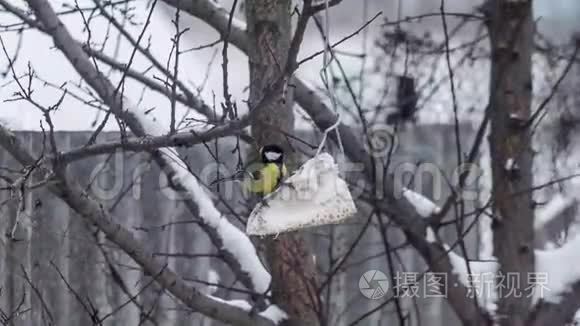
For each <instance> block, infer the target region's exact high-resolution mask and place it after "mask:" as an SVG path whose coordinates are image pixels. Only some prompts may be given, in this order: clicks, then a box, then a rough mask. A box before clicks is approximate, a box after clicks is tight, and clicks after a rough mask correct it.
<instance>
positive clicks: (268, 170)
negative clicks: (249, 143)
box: [246, 144, 288, 196]
mask: <svg viewBox="0 0 580 326" xmlns="http://www.w3.org/2000/svg"><path fill="white" fill-rule="evenodd" d="M260 158H261V161H262V164H263V166H262V167H261V168H260V169H259V170H258V171H255V172H254V173H253V174H252V177H253V178H252V180H249V182H248V183H247V184H246V187H247V189H248V190H249V191H250V192H252V193H254V194H257V195H260V196H265V195H268V194H270V193H272V192H273V191H274V190H276V188H278V185H280V182H281V181H282V179H283V178H285V177H286V176H287V174H288V171H287V169H286V164H284V150H283V149H282V147H280V146H278V145H275V144H269V145H266V146H264V147H262V148H261V149H260Z"/></svg>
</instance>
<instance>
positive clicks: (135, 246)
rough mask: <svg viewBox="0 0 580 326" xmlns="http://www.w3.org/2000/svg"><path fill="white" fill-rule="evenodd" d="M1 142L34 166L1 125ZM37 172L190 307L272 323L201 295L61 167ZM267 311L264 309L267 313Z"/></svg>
mask: <svg viewBox="0 0 580 326" xmlns="http://www.w3.org/2000/svg"><path fill="white" fill-rule="evenodd" d="M0 145H1V146H3V147H4V148H5V149H6V150H7V151H8V152H9V153H10V154H11V155H12V156H13V157H14V158H15V159H16V160H17V161H18V162H19V163H20V164H22V165H23V166H27V167H32V166H35V164H36V163H37V160H36V159H34V158H33V156H32V155H31V154H30V153H28V152H27V151H26V150H25V149H24V147H23V146H22V145H21V143H20V142H19V140H18V139H17V138H16V137H15V135H14V134H12V133H11V132H10V131H8V130H7V129H5V128H4V127H3V126H1V125H0ZM35 167H36V169H35V171H36V173H39V174H43V175H51V176H52V179H51V180H52V181H51V182H50V183H48V189H49V190H50V191H51V192H52V193H54V194H55V195H56V196H57V197H59V198H61V199H62V200H63V201H64V202H66V203H67V204H68V205H69V206H70V207H71V208H72V209H73V210H74V211H75V212H76V213H78V214H79V215H80V216H81V217H82V218H85V219H86V220H87V222H88V223H89V224H92V225H96V226H97V227H98V228H99V230H101V231H102V232H103V233H104V234H105V235H106V236H107V238H108V239H109V240H110V241H111V242H113V243H115V244H116V245H117V246H119V248H121V249H122V250H123V251H125V252H126V253H127V254H128V255H129V256H130V257H131V258H132V259H133V260H135V262H137V263H138V264H139V265H140V266H141V267H142V268H143V271H144V272H145V274H147V275H151V276H153V277H154V278H155V280H156V281H157V282H158V283H159V284H160V285H161V286H163V287H164V288H166V289H167V291H169V292H170V293H171V294H172V295H174V296H175V297H177V298H179V299H180V300H181V301H182V302H183V303H184V304H186V305H187V306H188V307H190V308H191V309H194V310H196V311H199V312H200V313H202V314H205V315H207V316H209V317H212V318H215V319H217V320H221V321H224V322H226V323H231V324H235V325H247V326H253V325H263V326H266V325H272V322H271V321H270V320H268V319H266V318H265V317H263V316H256V317H251V316H249V315H248V314H247V312H246V310H245V309H240V308H239V307H236V306H233V305H228V304H224V303H223V302H222V301H221V300H218V299H216V298H215V297H212V296H208V295H204V294H203V293H201V292H200V291H198V290H197V289H195V288H193V287H190V286H188V285H187V284H186V283H185V282H184V281H183V279H181V278H180V277H179V276H178V275H177V274H175V272H173V271H172V270H171V269H170V268H168V267H167V265H166V264H165V263H163V262H162V261H160V260H157V259H155V258H154V256H153V254H152V253H151V252H149V251H148V250H146V249H145V246H144V245H143V244H142V243H140V242H139V241H138V240H137V239H136V238H135V237H134V235H133V234H132V233H131V232H130V231H129V230H127V229H126V228H125V227H124V226H122V225H121V224H119V223H117V222H116V220H117V219H115V218H114V217H113V216H111V215H110V213H109V211H108V210H106V209H103V206H102V204H101V203H99V202H97V201H96V200H94V199H92V198H91V197H90V196H88V195H86V194H85V190H84V188H83V187H82V186H81V185H79V184H78V183H76V182H75V181H74V180H71V179H68V178H66V176H65V174H66V173H65V170H64V169H60V168H59V169H56V170H49V169H48V167H45V166H35ZM266 312H268V311H265V312H264V313H266Z"/></svg>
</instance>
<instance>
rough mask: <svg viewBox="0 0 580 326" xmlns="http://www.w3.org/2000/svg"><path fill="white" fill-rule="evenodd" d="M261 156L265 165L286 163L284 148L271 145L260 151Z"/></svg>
mask: <svg viewBox="0 0 580 326" xmlns="http://www.w3.org/2000/svg"><path fill="white" fill-rule="evenodd" d="M260 155H261V156H262V162H263V163H283V162H284V150H283V149H282V147H280V146H278V145H275V144H269V145H266V146H264V147H262V149H260Z"/></svg>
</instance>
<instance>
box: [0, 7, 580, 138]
mask: <svg viewBox="0 0 580 326" xmlns="http://www.w3.org/2000/svg"><path fill="white" fill-rule="evenodd" d="M363 2H364V1H362V0H343V3H342V4H341V5H339V6H337V7H336V8H333V9H332V11H331V13H330V23H331V28H330V34H331V39H332V40H338V39H340V38H342V37H344V36H345V35H346V34H348V33H351V32H352V31H354V30H355V29H357V28H358V27H359V26H360V25H362V24H363V22H364V21H365V20H367V19H368V18H370V17H372V16H373V15H374V14H375V13H377V12H379V11H383V17H385V16H388V17H389V18H390V19H395V18H396V12H397V10H396V8H397V5H398V2H396V1H391V0H369V1H367V7H366V8H367V9H366V14H365V12H364V10H363V8H364V6H363ZM401 2H404V6H403V7H402V12H403V16H412V15H416V14H421V13H428V12H436V11H438V10H439V4H440V1H439V0H405V1H401ZM14 3H15V4H18V5H22V3H21V2H18V1H14ZM51 3H52V4H53V6H55V9H56V10H62V9H63V8H62V7H61V5H62V3H63V2H62V1H60V0H59V1H51ZM91 3H92V1H90V0H80V1H79V5H80V6H83V5H86V6H89V5H90V4H91ZM220 3H221V4H222V5H223V6H225V7H228V8H229V6H230V3H231V2H230V1H222V2H220ZM445 3H446V7H447V10H449V11H457V12H461V11H471V10H472V8H473V7H474V6H475V5H476V4H477V3H478V1H473V2H470V1H465V0H447V1H446V2H445ZM133 5H134V6H135V7H136V11H135V13H136V16H137V20H139V21H141V22H143V21H144V20H145V17H146V14H147V11H148V8H146V6H145V5H146V1H141V0H137V1H135V2H134V3H133ZM535 6H536V8H535V14H536V16H537V17H538V18H540V20H539V22H540V27H541V29H542V31H544V32H546V33H548V34H549V35H551V36H552V37H557V38H560V39H561V40H567V39H569V37H570V35H571V33H572V31H574V30H580V24H579V22H578V20H577V17H578V16H580V9H579V8H580V2H578V1H577V0H535ZM171 15H172V13H171V9H167V8H166V7H164V5H163V4H162V3H161V2H160V3H158V4H157V6H156V8H155V9H154V12H153V19H152V22H151V24H150V25H149V28H148V31H147V32H146V34H145V38H144V40H147V38H148V37H151V44H152V46H151V50H152V52H153V53H154V54H155V55H156V56H157V58H158V59H159V60H160V61H161V62H164V63H165V62H166V61H167V59H168V56H169V52H170V49H171V41H170V38H171V37H172V36H173V34H174V31H173V27H172V26H171V24H170V22H169V21H168V17H169V16H171ZM241 17H243V15H242V16H241ZM16 21H17V20H15V19H14V18H13V17H11V16H9V15H7V14H5V13H0V22H3V23H10V22H16ZM63 21H64V22H65V24H66V25H67V26H68V27H69V29H70V31H71V32H72V33H73V34H74V36H75V37H76V38H77V39H79V40H86V38H87V34H86V33H83V30H82V21H81V20H80V17H79V16H78V15H75V16H66V17H63ZM381 22H382V19H380V20H377V21H376V22H375V24H373V25H371V27H370V28H369V30H368V32H367V37H368V39H367V40H368V41H367V45H368V47H369V49H372V44H373V41H374V38H375V37H376V34H377V31H378V28H379V25H380V23H381ZM0 24H2V23H0ZM182 24H183V26H184V27H186V26H187V27H189V28H190V30H189V32H187V33H186V38H185V39H184V41H183V44H182V45H181V47H182V49H184V48H188V47H192V46H199V45H203V44H207V43H210V42H212V41H215V40H216V39H217V38H218V34H217V33H215V32H214V31H213V30H212V29H211V28H209V27H208V26H206V25H205V24H203V23H202V22H201V21H199V20H197V19H193V18H184V19H183V20H182ZM313 27H314V25H313V24H311V26H310V29H309V32H308V33H307V35H306V38H305V40H304V43H303V47H302V49H301V55H300V56H306V55H308V54H310V53H312V52H314V51H318V50H320V49H322V42H321V38H320V36H319V35H318V33H317V32H316V30H315V29H314V28H313ZM141 28H142V26H133V27H131V28H130V31H131V33H133V35H135V36H137V35H138V34H139V33H140V31H141ZM421 28H423V29H428V30H430V31H432V32H433V33H435V34H437V33H441V21H440V19H437V18H436V19H431V20H425V21H423V23H422V25H421ZM465 33H466V34H469V30H467V31H466V32H465ZM105 35H106V24H105V21H104V20H96V21H95V22H94V23H93V24H92V33H91V37H92V40H93V42H100V41H102V40H103V38H104V37H105ZM1 36H2V39H3V41H4V43H5V45H6V47H7V50H8V52H9V53H10V54H12V53H14V51H15V49H16V48H17V44H18V42H17V41H18V37H17V34H16V33H14V32H7V33H2V34H1ZM467 36H469V35H467ZM115 37H116V36H115V34H110V35H109V38H110V40H109V42H108V45H107V47H106V48H105V51H106V52H107V53H108V54H111V55H112V54H114V53H115V44H116V42H114V41H113V40H114V39H115ZM362 44H363V34H360V35H358V36H357V37H355V38H353V39H351V40H350V41H349V42H346V43H345V44H344V45H343V46H342V47H341V50H345V51H350V52H356V53H360V52H362ZM52 45H53V44H52V41H51V40H49V39H48V38H47V37H45V36H43V35H41V34H40V33H38V32H35V31H26V32H25V33H24V38H23V43H22V48H21V49H20V54H19V57H18V61H17V64H16V65H15V69H16V72H17V74H19V75H20V74H23V73H25V72H26V66H27V64H28V62H30V63H31V65H32V67H33V68H34V70H35V72H36V74H37V75H38V76H39V77H40V78H42V79H44V80H46V81H49V82H51V83H53V84H54V85H61V84H62V83H65V82H68V83H69V85H70V89H71V90H73V91H74V90H75V89H76V87H75V86H73V84H76V83H78V81H79V78H78V76H77V75H76V73H75V72H74V71H73V69H72V67H71V65H70V64H69V63H68V62H66V60H64V59H63V57H62V55H61V54H60V53H59V52H58V51H57V50H55V49H54V48H53V47H52ZM220 51H221V47H220V46H217V47H214V48H210V49H205V50H202V51H196V52H190V53H187V54H184V55H182V56H181V58H180V61H181V63H182V64H181V68H180V71H179V74H180V76H183V80H185V81H187V82H188V83H190V85H192V87H199V86H200V85H203V84H204V80H205V79H206V75H207V76H208V78H207V81H206V82H205V86H204V88H203V90H202V91H201V96H202V97H203V98H204V99H205V100H206V101H207V102H208V103H212V101H213V94H216V101H217V102H219V101H220V99H221V94H222V88H221V87H222V81H221V68H220V65H221V56H220ZM216 53H217V56H216ZM130 55H131V48H130V47H128V46H127V44H126V42H121V44H120V46H119V49H118V56H117V58H118V60H119V61H122V62H127V61H128V58H129V57H130ZM369 63H372V62H369ZM443 63H444V62H442V64H443ZM0 64H1V66H0V67H2V70H4V68H5V67H6V58H5V57H4V55H2V56H0ZM229 64H230V72H231V73H230V80H229V84H230V87H231V92H232V94H233V96H234V99H235V100H236V101H237V102H239V103H240V105H241V106H243V103H242V101H243V100H245V99H246V98H247V93H246V92H245V91H244V89H245V87H246V86H247V83H248V71H247V58H246V57H245V56H244V55H242V54H241V53H240V52H239V51H237V50H236V49H235V48H233V47H230V59H229ZM343 64H344V65H345V66H347V69H350V70H351V71H356V70H358V69H360V61H359V60H358V59H357V60H355V59H348V58H344V62H343ZM132 67H133V68H135V69H137V70H144V69H145V68H146V67H147V61H145V60H143V58H141V57H139V56H137V59H136V60H135V61H134V64H133V66H132ZM100 68H102V69H103V70H105V71H106V66H104V65H102V66H101V67H100ZM320 68H321V61H320V60H314V61H312V62H310V63H309V64H307V65H305V66H303V67H301V69H300V71H299V74H300V75H301V76H304V77H305V78H306V79H308V80H309V81H311V82H313V83H319V80H320V78H319V70H320ZM478 71H479V73H480V74H479V75H481V76H482V77H474V78H485V75H486V73H487V69H486V68H485V67H481V68H478ZM469 74H471V73H469ZM469 74H468V75H469ZM148 75H149V76H153V75H156V76H159V74H158V73H154V72H149V73H148ZM0 78H1V76H0ZM11 79H12V78H11V75H10V74H8V75H7V76H6V77H4V78H3V79H2V80H1V87H0V100H2V101H5V100H6V99H10V98H12V94H13V93H14V92H15V91H16V90H17V86H16V85H15V83H14V82H10V81H11ZM474 84H475V85H476V86H478V87H483V88H485V87H486V86H485V85H486V84H485V83H482V82H481V81H479V82H476V83H474ZM33 86H34V90H35V92H34V94H33V96H34V98H35V99H36V100H37V101H39V102H41V103H44V104H46V105H51V104H54V103H55V102H56V101H57V99H58V98H59V96H60V94H61V93H60V92H59V91H58V90H55V89H54V88H51V87H47V86H44V85H43V83H42V82H41V81H35V82H34V83H33ZM469 92H481V91H480V90H479V89H469V88H468V94H466V96H465V98H466V99H472V100H473V102H475V103H477V102H479V100H475V97H474V96H472V95H470V94H469ZM77 93H79V94H80V92H78V91H77ZM125 94H126V95H127V96H128V97H129V98H130V99H131V100H132V101H134V102H137V101H138V100H139V99H140V98H141V87H140V86H139V85H138V84H136V83H128V85H127V88H126V90H125ZM371 96H372V93H371ZM441 98H442V100H441V101H440V102H439V105H438V107H439V110H445V109H446V106H447V103H446V102H445V100H444V99H445V94H444V92H443V93H442V94H441ZM435 103H437V100H435ZM464 104H465V106H467V105H469V104H468V103H464ZM139 105H140V106H141V107H143V108H144V109H151V108H155V110H154V111H153V113H154V114H155V116H156V117H157V118H158V119H159V120H161V121H163V122H164V123H167V122H168V121H169V115H168V112H169V107H170V106H169V101H168V100H167V99H165V98H162V97H160V96H158V95H157V94H155V93H152V92H146V93H145V94H144V95H143V97H142V99H141V101H140V102H139ZM0 108H1V109H0V119H2V120H4V121H7V122H8V123H9V125H10V126H11V127H13V128H18V129H28V130H30V129H33V130H38V129H39V121H40V120H41V115H40V113H39V112H38V111H37V110H36V109H34V108H33V107H32V106H31V105H30V104H28V103H25V102H3V103H2V104H1V106H0ZM433 112H436V111H435V109H434V111H433ZM95 117H96V112H95V111H94V109H90V108H89V107H87V106H86V105H84V104H82V103H80V102H78V101H77V100H74V99H72V98H67V100H65V102H64V103H63V105H62V108H61V109H60V110H59V112H57V113H56V115H55V117H54V120H55V124H56V127H57V129H61V130H86V129H89V128H90V126H91V123H92V122H93V121H94V120H95ZM108 128H109V129H111V128H115V124H114V123H111V124H109V126H108Z"/></svg>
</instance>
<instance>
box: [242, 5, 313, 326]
mask: <svg viewBox="0 0 580 326" xmlns="http://www.w3.org/2000/svg"><path fill="white" fill-rule="evenodd" d="M291 4H292V1H290V0H250V1H247V3H246V17H247V24H248V37H249V47H248V57H249V66H250V97H249V104H250V109H251V110H258V111H257V112H253V114H252V119H251V127H252V136H253V137H254V139H255V141H256V145H257V147H258V148H259V147H261V146H264V145H266V144H273V143H274V144H278V145H280V146H282V148H284V149H285V152H286V157H287V161H289V163H290V164H289V165H290V166H289V168H290V171H291V170H292V169H291V167H292V165H293V164H292V161H293V160H292V155H290V154H291V151H292V148H291V147H290V145H289V143H288V138H287V136H286V134H291V133H292V131H293V128H294V116H293V111H292V105H293V100H292V95H293V94H292V93H293V92H292V87H288V88H285V89H282V90H279V91H278V89H276V90H275V91H274V87H273V85H275V84H279V81H280V78H281V76H283V75H284V70H285V66H286V61H287V58H288V52H289V49H290V41H291V37H292V36H291V34H292V31H291V30H292V28H291V19H290V14H291ZM270 96H273V97H275V100H274V101H267V102H268V103H271V104H267V105H264V106H259V108H256V107H257V104H258V103H260V102H262V101H263V99H264V98H265V97H266V98H268V97H270ZM262 246H263V247H264V248H265V252H266V258H267V260H268V262H269V265H270V268H271V274H272V294H273V296H274V301H275V302H276V303H277V304H279V305H280V306H281V307H282V308H283V309H284V310H285V311H286V312H287V313H288V315H289V316H290V317H291V318H290V320H288V321H286V324H287V325H317V324H318V314H317V311H318V308H317V307H318V306H319V304H318V295H317V286H316V284H317V282H316V269H315V266H314V262H313V259H312V254H311V253H310V250H309V249H308V246H307V244H306V242H305V240H304V237H303V236H302V235H301V234H300V233H297V232H292V233H286V234H281V235H279V236H278V237H277V238H275V239H274V238H266V239H264V240H263V241H262Z"/></svg>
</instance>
